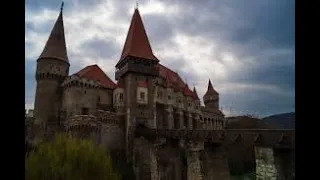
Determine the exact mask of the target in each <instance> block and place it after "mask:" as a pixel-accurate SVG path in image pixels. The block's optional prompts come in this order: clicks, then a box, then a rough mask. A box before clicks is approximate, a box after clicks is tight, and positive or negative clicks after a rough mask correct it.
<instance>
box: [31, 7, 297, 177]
mask: <svg viewBox="0 0 320 180" xmlns="http://www.w3.org/2000/svg"><path fill="white" fill-rule="evenodd" d="M70 65H71V64H70V63H69V58H68V53H67V48H66V41H65V34H64V25H63V11H62V9H61V11H60V14H59V16H58V18H57V20H56V22H55V24H54V27H53V29H52V31H51V34H50V36H49V38H48V40H47V42H46V44H45V46H44V49H43V51H42V53H41V55H40V56H39V58H38V59H37V69H36V76H35V77H36V81H37V87H36V96H35V103H34V113H33V118H34V122H33V127H32V129H33V132H32V136H34V137H36V138H34V137H32V138H31V139H46V138H49V139H50V138H52V137H53V136H54V135H55V134H56V133H60V132H65V133H67V134H69V135H70V136H72V137H77V138H88V139H91V140H92V141H93V142H95V143H96V144H98V145H101V146H104V147H106V148H108V149H109V150H111V151H116V152H120V151H123V152H124V153H125V159H126V161H127V163H128V164H130V165H132V169H133V172H134V175H135V177H136V179H152V180H155V179H166V180H176V179H188V180H200V179H207V180H210V179H230V172H229V166H228V157H227V155H226V150H225V148H226V146H230V145H232V144H235V145H240V144H241V142H242V141H246V142H248V141H249V143H252V144H254V146H255V148H256V151H255V156H256V167H257V168H256V172H257V178H260V179H292V177H294V156H292V155H293V154H294V130H278V131H277V130H271V131H268V130H259V129H258V130H242V129H241V130H225V127H226V121H225V118H224V114H223V113H222V112H221V111H220V110H219V93H218V92H217V91H216V90H215V89H214V88H213V86H212V83H211V81H210V80H209V82H208V88H207V92H206V93H205V95H204V96H203V102H204V106H202V105H201V103H200V99H199V97H198V94H197V91H196V89H195V87H193V90H191V89H190V87H189V86H188V84H187V83H186V82H184V81H183V80H182V79H181V77H180V76H179V74H178V73H176V72H174V71H172V70H171V69H170V68H168V67H166V66H164V65H162V64H160V60H159V59H158V58H157V57H156V56H155V55H154V54H153V52H152V48H151V45H150V43H149V40H148V36H147V33H146V31H145V28H144V25H143V22H142V19H141V16H140V13H139V10H138V8H136V9H135V10H134V14H133V16H132V20H131V24H130V27H129V31H128V34H127V38H126V41H125V44H124V47H123V50H122V54H121V57H120V58H119V61H118V63H117V64H115V69H116V70H115V79H116V82H114V81H112V80H111V79H110V78H109V77H108V76H107V75H106V74H105V73H104V72H103V70H102V69H101V68H100V67H99V66H98V65H96V64H95V65H89V66H87V67H85V68H83V69H82V70H80V71H78V72H76V73H74V74H72V75H69V68H70ZM146 129H147V130H146ZM259 146H262V147H263V148H260V147H259ZM230 147H232V146H230ZM265 147H267V148H265ZM274 147H281V148H282V149H283V148H284V149H288V150H289V151H288V152H286V153H284V154H283V153H281V155H277V154H278V153H277V152H278V150H277V148H274ZM261 154H264V156H263V157H265V155H267V156H268V157H270V158H268V159H272V160H271V161H264V160H263V158H262V155H261ZM288 155H290V156H289V157H287V156H288ZM284 157H285V158H286V159H285V160H286V162H288V163H287V164H288V165H287V164H286V165H280V163H279V162H280V161H278V160H279V159H283V158H284ZM292 159H293V161H292ZM281 162H282V161H281ZM265 167H268V168H265ZM284 167H285V169H289V171H283V169H284ZM292 174H293V175H292ZM283 177H288V178H283ZM293 179H294V178H293Z"/></svg>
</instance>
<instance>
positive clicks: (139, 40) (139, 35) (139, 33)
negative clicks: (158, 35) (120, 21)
mask: <svg viewBox="0 0 320 180" xmlns="http://www.w3.org/2000/svg"><path fill="white" fill-rule="evenodd" d="M127 56H134V57H140V58H145V59H149V60H154V61H159V60H158V58H157V57H156V56H155V55H154V54H153V52H152V49H151V46H150V43H149V39H148V36H147V33H146V31H145V28H144V26H143V22H142V19H141V16H140V13H139V10H138V9H135V10H134V13H133V16H132V20H131V24H130V27H129V31H128V34H127V38H126V42H125V44H124V47H123V50H122V54H121V58H120V60H119V62H121V61H122V60H123V59H124V58H125V57H127ZM119 62H118V63H119Z"/></svg>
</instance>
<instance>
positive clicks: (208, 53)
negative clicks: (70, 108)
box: [25, 0, 295, 117]
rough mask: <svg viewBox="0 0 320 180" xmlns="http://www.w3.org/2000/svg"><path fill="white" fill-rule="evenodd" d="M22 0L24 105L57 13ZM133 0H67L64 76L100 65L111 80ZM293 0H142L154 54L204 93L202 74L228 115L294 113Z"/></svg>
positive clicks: (55, 7)
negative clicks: (67, 68) (66, 68)
mask: <svg viewBox="0 0 320 180" xmlns="http://www.w3.org/2000/svg"><path fill="white" fill-rule="evenodd" d="M60 3H61V2H59V1H56V0H45V1H43V0H26V30H25V51H26V53H25V54H26V57H25V86H26V90H25V102H26V108H33V104H34V97H35V87H36V83H35V68H36V59H37V58H38V56H39V55H40V53H41V52H42V50H43V46H44V44H45V42H46V40H47V38H48V36H49V34H50V31H51V28H52V27H53V24H54V22H55V20H56V19H57V16H58V14H59V10H60ZM135 4H136V1H134V0H90V1H89V0H67V1H65V3H64V26H65V33H66V42H67V49H68V55H69V60H70V63H71V69H70V73H75V72H76V71H78V70H80V69H81V68H84V67H85V66H88V65H91V64H98V65H99V66H100V67H101V68H102V69H103V70H104V72H105V73H106V74H107V75H108V76H109V77H110V78H111V79H113V80H114V70H115V68H114V66H115V64H116V62H117V61H118V60H119V57H120V55H121V51H122V47H123V45H124V42H125V38H126V34H127V31H128V28H129V25H130V21H131V16H132V14H133V11H134V7H135ZM294 9H295V4H294V1H293V0H201V1H194V0H140V1H139V10H140V14H141V16H142V19H143V22H144V25H145V28H146V31H147V34H148V37H149V40H150V43H151V46H152V49H153V52H154V54H155V55H156V56H157V57H158V58H159V59H160V62H161V63H162V64H163V65H165V66H168V67H170V68H171V69H172V70H174V71H177V72H178V73H179V74H180V75H181V77H182V78H183V79H184V80H185V81H187V82H188V84H189V86H190V87H192V86H193V85H194V86H196V88H197V91H198V94H199V97H201V98H202V96H203V95H204V93H205V91H206V88H207V83H208V79H209V78H210V79H211V81H212V84H213V86H214V88H215V89H216V90H217V91H218V92H219V93H220V106H221V107H222V110H223V112H225V113H226V114H227V115H230V114H232V115H240V114H254V115H258V116H260V117H264V116H268V115H271V114H275V113H284V112H294V111H295V56H294V54H295V39H294V33H295V31H294V26H295V24H294V21H295V20H294V14H295V12H294Z"/></svg>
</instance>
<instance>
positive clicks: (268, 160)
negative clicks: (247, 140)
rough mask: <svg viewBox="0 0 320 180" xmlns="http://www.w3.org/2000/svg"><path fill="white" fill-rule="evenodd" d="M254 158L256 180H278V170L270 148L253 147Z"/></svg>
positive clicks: (279, 176) (279, 177)
mask: <svg viewBox="0 0 320 180" xmlns="http://www.w3.org/2000/svg"><path fill="white" fill-rule="evenodd" d="M255 157H256V179H257V180H279V179H281V180H282V179H283V178H282V177H281V175H280V174H281V172H279V170H280V168H277V166H276V164H275V158H274V152H273V149H272V148H264V147H255Z"/></svg>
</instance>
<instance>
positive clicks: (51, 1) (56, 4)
mask: <svg viewBox="0 0 320 180" xmlns="http://www.w3.org/2000/svg"><path fill="white" fill-rule="evenodd" d="M101 2H103V0H90V1H87V0H72V1H64V11H69V10H70V7H71V5H72V4H77V5H79V6H81V7H83V8H93V7H94V6H96V5H98V4H100V3H101ZM61 3H62V1H56V0H45V1H43V0H26V1H25V6H26V7H27V8H29V9H30V10H32V11H39V10H40V9H42V8H47V9H51V10H56V9H60V7H61ZM40 7H41V8H40Z"/></svg>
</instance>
